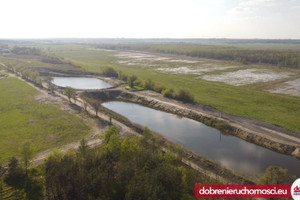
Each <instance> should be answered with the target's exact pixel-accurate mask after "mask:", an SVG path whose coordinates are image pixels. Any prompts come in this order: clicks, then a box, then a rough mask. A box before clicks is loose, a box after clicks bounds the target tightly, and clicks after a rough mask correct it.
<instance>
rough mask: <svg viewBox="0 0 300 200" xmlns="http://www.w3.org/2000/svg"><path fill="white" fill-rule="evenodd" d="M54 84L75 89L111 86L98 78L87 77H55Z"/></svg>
mask: <svg viewBox="0 0 300 200" xmlns="http://www.w3.org/2000/svg"><path fill="white" fill-rule="evenodd" d="M52 83H53V84H55V85H58V86H60V87H67V86H69V87H72V88H75V89H104V88H109V87H111V85H110V84H108V83H106V82H105V81H103V80H101V79H97V78H87V77H53V81H52Z"/></svg>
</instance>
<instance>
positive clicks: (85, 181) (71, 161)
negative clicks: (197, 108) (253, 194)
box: [0, 126, 296, 200]
mask: <svg viewBox="0 0 300 200" xmlns="http://www.w3.org/2000/svg"><path fill="white" fill-rule="evenodd" d="M102 141H103V144H102V145H101V146H100V147H96V148H93V149H91V148H90V147H89V146H88V145H87V142H86V141H85V139H82V140H81V142H80V146H79V148H78V150H77V151H75V150H72V149H71V150H69V151H67V152H66V153H62V152H60V151H59V150H54V151H53V153H52V154H50V155H49V156H48V157H47V158H46V159H45V161H44V163H43V165H40V166H34V165H31V167H29V164H30V159H31V158H32V154H31V148H30V143H25V144H24V146H23V151H22V161H23V162H22V163H21V162H20V161H19V159H17V158H16V157H12V158H11V159H10V161H9V163H8V167H7V168H4V167H2V166H1V165H0V197H1V196H2V192H3V191H1V190H2V188H3V184H4V186H6V187H12V188H13V191H12V192H11V195H10V196H12V197H16V196H17V197H18V198H15V199H28V200H41V199H47V200H68V199H72V200H77V199H78V200H81V199H82V200H89V199H91V200H94V199H108V200H109V199H116V200H122V199H126V200H131V199H132V200H133V199H135V200H139V199H140V200H144V199H165V200H168V199H170V200H175V199H185V200H188V199H194V198H193V196H194V194H193V193H194V191H193V190H194V185H195V184H220V182H219V181H218V180H215V179H211V178H209V177H208V176H206V175H205V173H204V174H200V173H198V172H196V171H194V170H192V169H191V168H189V167H186V166H184V165H182V163H181V154H180V152H179V153H171V152H170V153H166V152H162V151H161V150H160V149H159V148H157V146H159V142H160V141H159V138H157V137H156V136H154V135H152V134H151V132H150V130H149V129H148V128H144V132H143V136H142V137H133V136H132V137H129V136H127V137H125V138H123V139H121V136H120V134H119V131H118V129H117V128H116V127H114V126H110V127H109V129H108V130H107V131H106V132H105V134H103V135H102ZM3 171H4V173H3ZM295 179H296V177H295V176H291V175H289V174H288V172H287V170H285V169H281V168H279V167H269V168H267V170H266V172H265V173H264V174H263V175H262V176H260V177H259V178H258V180H257V183H259V184H291V183H292V182H293V181H294V180H295Z"/></svg>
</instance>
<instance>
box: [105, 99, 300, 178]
mask: <svg viewBox="0 0 300 200" xmlns="http://www.w3.org/2000/svg"><path fill="white" fill-rule="evenodd" d="M102 105H103V106H104V107H106V108H108V109H110V110H112V111H114V112H117V113H119V114H121V115H123V116H125V117H126V118H128V119H129V120H130V121H132V122H134V123H137V124H140V125H142V126H147V127H149V128H150V129H151V130H153V131H155V132H157V133H159V134H161V135H163V136H164V137H166V138H167V139H169V140H171V141H173V142H174V143H177V144H180V145H182V146H184V147H185V148H186V149H189V150H191V151H193V152H194V153H196V154H199V155H201V156H204V157H206V158H208V159H210V160H213V161H215V162H217V163H219V164H221V165H222V166H224V167H226V168H228V169H232V170H235V171H238V172H240V173H243V174H247V175H250V176H253V175H256V174H261V173H263V172H264V171H265V169H266V168H267V167H268V166H280V167H282V168H286V169H288V170H289V173H291V174H294V175H296V176H297V177H300V171H299V167H300V161H299V160H298V159H296V158H294V157H292V156H287V155H283V154H280V153H276V152H273V151H271V150H269V149H266V148H263V147H261V146H258V145H255V144H252V143H249V142H247V141H244V140H242V139H239V138H237V137H234V136H231V135H224V134H222V133H221V132H220V131H219V130H217V129H215V128H211V127H209V126H206V125H204V124H202V123H200V122H197V121H195V120H192V119H188V118H185V117H179V116H177V115H175V114H170V113H166V112H162V111H158V110H155V109H151V108H148V107H144V106H141V105H138V104H134V103H127V102H121V101H112V102H106V103H103V104H102Z"/></svg>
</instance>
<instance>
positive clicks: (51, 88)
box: [45, 76, 54, 92]
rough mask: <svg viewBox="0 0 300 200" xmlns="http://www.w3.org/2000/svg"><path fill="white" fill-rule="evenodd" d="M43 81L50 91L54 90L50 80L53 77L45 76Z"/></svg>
mask: <svg viewBox="0 0 300 200" xmlns="http://www.w3.org/2000/svg"><path fill="white" fill-rule="evenodd" d="M45 81H46V83H47V88H48V90H49V91H50V92H53V91H54V85H53V84H52V81H53V77H51V76H47V77H46V78H45Z"/></svg>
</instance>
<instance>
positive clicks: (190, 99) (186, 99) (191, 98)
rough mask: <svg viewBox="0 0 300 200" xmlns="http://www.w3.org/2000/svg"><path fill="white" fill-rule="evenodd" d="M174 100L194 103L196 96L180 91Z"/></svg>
mask: <svg viewBox="0 0 300 200" xmlns="http://www.w3.org/2000/svg"><path fill="white" fill-rule="evenodd" d="M174 98H175V99H178V100H180V101H184V102H194V96H193V95H192V94H191V93H190V92H189V91H187V90H184V89H180V90H179V91H178V92H177V94H176V95H175V96H174Z"/></svg>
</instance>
